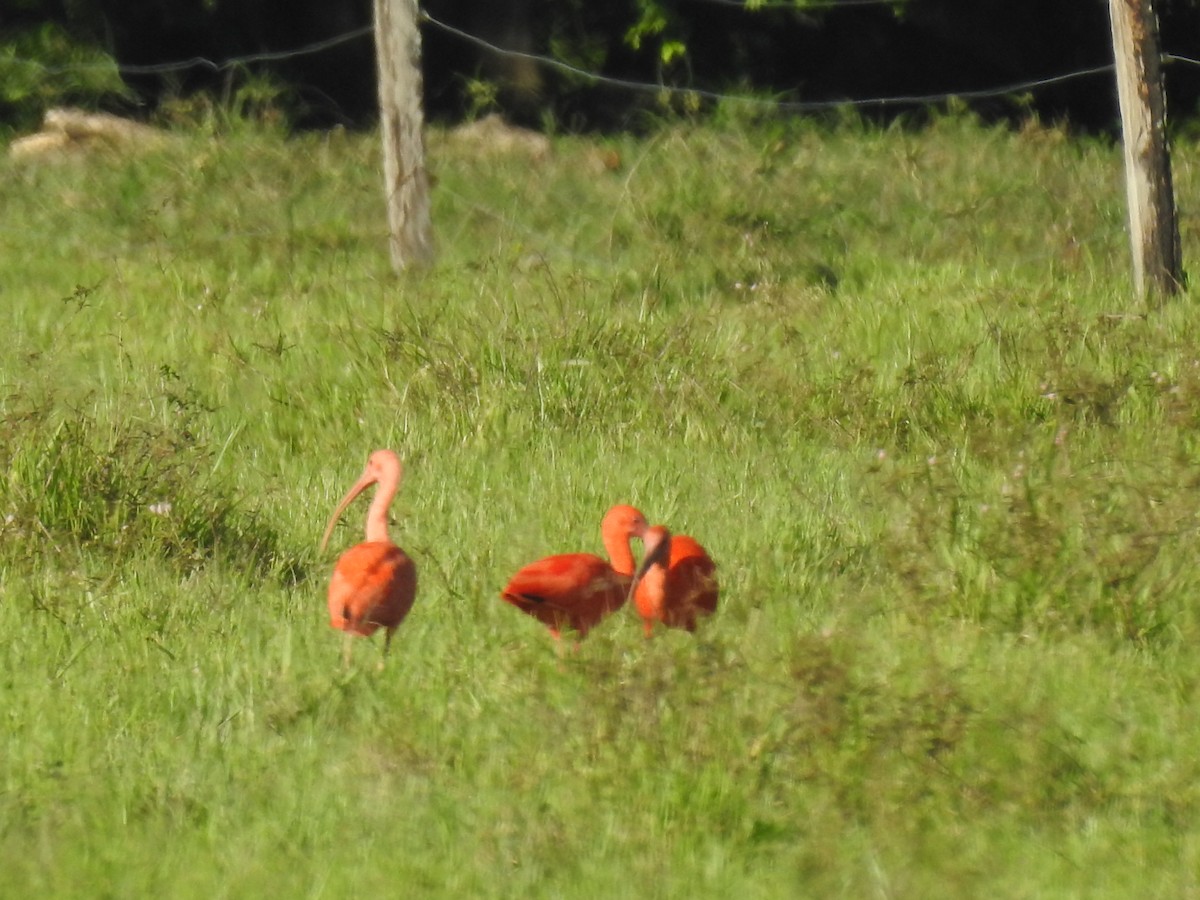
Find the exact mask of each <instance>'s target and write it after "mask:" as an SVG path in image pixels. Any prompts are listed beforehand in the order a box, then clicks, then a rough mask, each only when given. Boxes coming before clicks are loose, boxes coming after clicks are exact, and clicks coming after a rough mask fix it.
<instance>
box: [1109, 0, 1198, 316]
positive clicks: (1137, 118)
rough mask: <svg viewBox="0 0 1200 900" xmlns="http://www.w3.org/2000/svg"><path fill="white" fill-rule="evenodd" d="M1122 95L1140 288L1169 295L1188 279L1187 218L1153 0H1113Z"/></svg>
mask: <svg viewBox="0 0 1200 900" xmlns="http://www.w3.org/2000/svg"><path fill="white" fill-rule="evenodd" d="M1109 17H1110V20H1111V23H1112V35H1113V55H1114V57H1115V59H1116V68H1117V97H1118V99H1119V101H1120V104H1121V129H1122V133H1123V140H1124V145H1125V192H1126V196H1127V198H1128V202H1129V241H1130V245H1131V247H1132V249H1133V279H1134V289H1135V291H1136V294H1137V297H1138V299H1139V300H1140V299H1142V298H1144V297H1145V296H1146V295H1147V293H1150V294H1152V295H1156V296H1158V297H1160V298H1161V297H1163V296H1166V295H1169V294H1174V293H1176V292H1177V291H1179V290H1180V288H1182V286H1183V277H1184V276H1183V261H1182V254H1181V251H1180V247H1179V222H1178V220H1177V218H1176V216H1175V196H1174V192H1173V190H1172V187H1171V154H1170V150H1169V148H1168V146H1167V133H1166V119H1167V106H1166V94H1165V91H1164V90H1163V83H1162V66H1161V64H1160V60H1159V43H1158V20H1157V18H1156V17H1155V14H1154V4H1153V0H1109Z"/></svg>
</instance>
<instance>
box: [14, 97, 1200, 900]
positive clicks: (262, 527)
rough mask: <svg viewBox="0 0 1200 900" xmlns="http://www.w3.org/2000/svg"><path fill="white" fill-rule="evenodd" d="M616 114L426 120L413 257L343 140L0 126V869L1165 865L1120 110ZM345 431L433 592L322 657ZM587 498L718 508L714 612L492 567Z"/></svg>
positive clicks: (1189, 445) (1145, 322)
mask: <svg viewBox="0 0 1200 900" xmlns="http://www.w3.org/2000/svg"><path fill="white" fill-rule="evenodd" d="M609 149H611V150H615V151H616V153H618V154H619V157H620V159H621V165H620V167H619V168H618V169H616V170H615V171H608V170H606V169H605V168H604V167H603V166H601V165H599V157H598V155H597V153H596V150H595V148H594V147H592V146H590V145H589V144H588V143H586V142H584V141H579V140H574V139H566V138H564V139H559V140H557V141H556V142H555V145H554V153H553V154H552V156H551V157H550V158H548V159H546V160H542V161H540V162H531V161H530V160H529V159H527V158H523V157H519V156H517V157H512V158H508V157H497V156H489V155H486V154H480V153H479V152H478V150H477V149H475V148H470V147H464V146H460V145H458V144H457V143H456V142H455V141H453V140H451V139H450V138H448V137H447V136H445V135H437V134H435V135H432V136H431V148H430V152H431V158H432V159H433V160H434V161H435V165H436V169H437V174H438V179H439V180H438V187H437V193H436V209H435V221H436V223H437V227H438V235H439V242H440V250H441V257H440V263H439V265H438V267H437V269H436V270H435V271H433V272H432V273H429V274H427V275H425V276H414V277H410V278H407V279H402V280H399V281H397V280H395V279H393V278H392V277H391V275H390V272H389V271H388V269H387V263H386V255H385V253H384V252H383V242H382V235H381V234H380V225H379V221H380V215H379V211H378V209H377V206H378V197H377V193H378V176H377V174H376V173H377V169H378V163H377V159H376V150H375V145H374V141H373V140H371V139H369V138H365V137H364V138H359V137H338V136H333V137H330V138H328V139H319V138H315V137H314V138H306V139H302V140H292V141H280V140H277V139H275V138H274V137H272V136H269V135H267V136H263V135H254V134H246V135H234V136H231V137H229V138H228V139H226V140H223V141H221V142H211V141H207V140H204V139H201V138H181V139H180V140H179V142H178V143H177V144H176V145H175V146H173V147H172V148H170V149H168V150H166V151H163V152H162V153H161V154H158V155H155V156H153V157H149V158H144V159H112V158H109V159H100V160H94V161H88V162H79V163H74V164H67V165H58V166H47V167H42V168H34V167H28V166H23V167H18V166H13V165H12V164H8V163H3V164H0V165H2V166H3V167H4V169H5V171H4V173H3V174H4V178H3V179H0V202H2V204H3V208H4V209H5V211H6V216H5V224H4V226H3V227H0V255H2V257H3V258H4V259H5V261H6V262H5V269H6V274H5V277H4V279H3V282H2V283H0V310H2V311H0V316H2V317H3V318H2V320H0V328H2V329H3V331H4V332H5V333H6V334H9V335H12V337H10V339H9V347H10V349H9V352H8V353H7V354H5V356H4V358H3V360H2V361H0V384H3V386H4V390H3V400H2V401H0V403H2V406H0V410H2V411H3V421H2V425H0V427H2V431H0V455H2V456H3V459H4V462H5V463H6V468H7V470H8V472H9V477H8V479H7V481H6V482H3V483H2V485H3V486H2V490H3V494H2V495H0V504H2V506H0V513H3V514H4V515H5V516H6V517H9V518H7V519H6V521H5V524H4V526H3V531H2V532H0V535H2V537H0V578H2V591H3V603H0V631H2V633H4V634H5V635H7V636H8V639H7V640H6V641H4V642H0V685H2V687H3V691H2V694H3V696H4V698H5V703H4V708H5V712H4V715H5V716H6V717H7V719H8V722H7V727H6V728H5V729H4V731H3V734H4V735H5V737H3V738H0V760H2V761H0V792H2V796H3V802H2V803H0V870H3V871H4V872H5V873H6V874H5V877H6V880H7V881H8V883H10V884H12V885H15V886H19V887H22V888H24V890H23V891H22V892H23V893H28V894H32V893H34V892H36V893H39V894H40V895H42V896H55V895H58V896H67V895H77V894H78V893H80V892H81V891H84V890H85V889H86V890H87V891H89V892H92V893H100V894H107V895H113V896H136V895H144V894H149V893H151V892H155V893H161V894H166V895H170V896H198V897H199V896H203V897H211V896H214V895H217V896H253V895H261V894H263V893H265V892H266V891H268V890H269V891H273V892H276V893H279V894H280V895H282V896H305V895H312V896H327V897H339V896H356V895H363V894H364V893H366V892H375V893H385V892H394V891H395V890H397V889H398V886H408V887H410V888H411V889H413V890H414V891H415V890H417V889H420V890H421V892H422V893H424V894H426V895H446V896H513V895H515V894H517V893H518V891H520V892H525V893H528V894H532V895H534V896H572V897H573V896H579V897H593V896H594V897H600V896H616V895H618V893H619V894H621V895H628V894H630V893H636V894H638V895H640V896H646V897H685V896H686V897H693V896H712V897H724V896H735V895H736V896H755V897H757V896H763V897H793V896H797V895H807V896H830V895H846V896H868V895H877V896H897V897H898V896H922V897H925V896H964V895H984V894H996V895H1002V896H1028V895H1038V894H1045V895H1052V896H1088V897H1094V896H1113V897H1123V896H1130V895H1132V894H1134V893H1137V894H1140V895H1143V896H1149V895H1160V896H1161V895H1176V896H1178V895H1182V894H1186V893H1187V892H1189V891H1196V890H1197V889H1198V887H1200V886H1198V885H1197V880H1196V876H1195V874H1194V873H1195V872H1197V871H1200V830H1198V828H1197V824H1196V821H1197V818H1196V817H1197V811H1198V808H1200V803H1198V799H1200V798H1198V797H1197V790H1198V789H1197V787H1196V785H1197V784H1198V783H1200V780H1198V778H1197V774H1198V773H1197V761H1196V757H1195V754H1194V753H1193V752H1192V750H1191V749H1190V748H1192V747H1194V746H1195V745H1196V744H1197V741H1198V739H1200V733H1198V732H1200V726H1198V725H1197V722H1196V719H1195V717H1194V716H1192V715H1191V711H1192V709H1193V707H1194V702H1193V701H1194V698H1195V694H1196V689H1197V684H1198V683H1200V663H1198V662H1197V657H1196V654H1195V653H1194V652H1193V650H1192V648H1193V647H1194V646H1195V644H1196V639H1197V637H1198V636H1200V635H1198V631H1200V623H1198V621H1197V615H1196V611H1195V606H1194V597H1195V594H1196V588H1197V582H1198V581H1200V571H1198V570H1197V568H1196V566H1195V565H1194V563H1193V554H1192V553H1191V548H1192V545H1193V543H1194V540H1193V537H1194V533H1195V530H1196V512H1195V511H1196V508H1197V502H1196V500H1197V492H1198V489H1200V480H1198V479H1197V477H1196V474H1195V472H1196V466H1195V462H1196V457H1197V453H1198V448H1197V446H1196V438H1195V434H1196V429H1195V425H1196V422H1197V418H1198V416H1200V357H1198V356H1197V354H1196V351H1195V348H1196V346H1198V343H1200V342H1198V340H1197V337H1198V335H1197V333H1196V332H1197V327H1196V317H1195V315H1194V313H1193V311H1192V308H1191V306H1190V305H1189V303H1188V301H1186V300H1185V301H1182V302H1180V303H1178V304H1175V305H1172V306H1170V307H1168V308H1166V309H1164V310H1161V311H1151V312H1149V313H1147V312H1146V311H1145V310H1142V309H1136V308H1134V307H1132V306H1131V304H1130V303H1129V301H1128V300H1127V293H1128V290H1127V285H1128V277H1127V251H1126V246H1125V237H1124V231H1123V226H1124V212H1123V197H1122V192H1121V186H1120V178H1119V164H1120V163H1119V155H1118V153H1117V152H1116V151H1114V150H1113V149H1111V148H1108V147H1103V146H1099V145H1096V144H1092V143H1076V142H1073V141H1070V140H1067V139H1065V138H1064V137H1063V136H1062V135H1060V134H1058V133H1057V132H1054V131H1047V130H1040V129H1030V130H1029V131H1027V132H1024V133H1022V134H1008V133H1004V132H997V131H986V130H983V129H980V128H978V127H976V126H974V125H972V124H970V123H968V122H961V121H956V120H947V121H944V122H940V123H938V124H937V125H935V126H934V127H933V128H931V129H929V130H927V131H924V132H921V133H918V134H912V133H904V132H900V131H894V132H877V131H872V130H862V129H858V128H856V127H854V126H848V125H847V126H841V127H839V128H837V129H833V130H825V129H821V128H817V127H812V126H807V127H806V126H797V127H795V128H791V129H779V128H770V127H761V126H751V125H747V124H745V123H736V122H735V123H730V124H729V125H727V126H723V127H716V128H710V129H692V128H688V127H678V128H668V129H665V130H663V131H661V132H659V133H657V134H656V135H655V136H653V137H652V138H649V139H646V140H644V141H635V140H632V139H630V140H626V141H621V142H616V143H614V144H612V145H611V146H610V147H609ZM1196 160H1197V156H1196V152H1195V149H1194V148H1193V147H1191V146H1190V145H1188V146H1180V147H1178V148H1177V149H1176V160H1175V162H1176V177H1177V186H1178V190H1179V195H1180V198H1181V202H1182V203H1183V204H1184V209H1185V219H1184V226H1185V236H1184V239H1185V258H1188V259H1191V258H1194V257H1195V255H1196V252H1197V247H1196V244H1195V240H1194V235H1193V234H1192V231H1191V227H1192V224H1193V223H1192V220H1191V219H1190V218H1188V217H1187V199H1188V198H1189V197H1190V196H1192V195H1193V194H1194V192H1195V190H1196V172H1195V165H1196ZM382 445H387V446H393V447H395V448H397V449H398V450H399V451H400V452H401V453H402V455H403V456H404V457H405V459H406V460H407V462H408V466H409V475H408V478H407V481H406V483H405V486H404V489H403V491H402V493H401V497H400V499H399V501H398V503H397V505H396V507H395V509H394V515H395V518H396V525H395V528H394V534H395V537H396V538H397V540H398V541H399V542H400V543H401V544H402V546H405V547H406V548H407V549H408V550H409V551H410V552H411V553H412V555H413V556H414V557H415V558H416V559H417V561H418V565H419V568H420V572H421V579H422V580H421V587H420V592H419V598H418V606H417V608H416V609H415V611H414V613H413V615H412V616H411V617H410V619H409V621H408V622H406V623H405V625H404V628H403V630H402V632H401V634H400V635H399V636H398V639H397V646H396V653H395V654H394V658H393V660H392V664H391V665H390V667H389V668H388V670H387V671H386V672H385V673H384V674H382V675H376V673H375V672H374V671H373V669H372V666H373V663H374V653H376V652H377V650H376V649H375V648H374V647H371V646H369V645H360V646H359V647H358V648H357V656H356V660H357V666H356V668H355V669H354V670H353V671H352V672H351V673H349V674H344V673H342V672H341V671H340V669H339V668H338V653H339V647H340V645H339V639H338V636H337V635H336V634H335V633H333V632H331V631H330V630H329V629H328V627H327V626H326V625H325V623H324V615H323V591H324V583H325V578H326V574H327V571H328V568H329V565H330V561H329V560H328V559H320V558H318V555H317V553H316V549H315V544H316V541H317V538H318V536H319V534H320V529H321V526H322V524H323V522H324V518H325V516H326V515H327V514H328V512H329V510H330V509H331V506H332V503H333V502H334V501H335V500H336V498H337V496H339V495H340V493H341V492H342V491H343V490H344V489H345V488H346V487H347V486H348V485H349V483H350V482H351V481H352V480H353V478H354V477H356V476H357V474H358V471H359V468H360V466H361V464H362V461H363V460H364V459H365V456H366V453H367V451H368V450H369V449H371V448H373V447H376V446H382ZM619 500H627V501H631V502H634V503H637V504H638V505H640V506H641V507H642V508H643V509H644V510H645V511H646V512H647V514H648V515H649V516H650V518H651V519H652V520H654V521H665V522H667V523H669V524H671V525H673V526H675V527H677V528H680V529H682V530H686V531H688V532H690V533H692V534H694V535H696V536H697V537H698V538H699V539H700V540H701V541H702V542H703V543H705V544H706V546H708V547H709V549H710V550H711V552H712V553H713V555H714V557H715V558H716V559H717V560H718V563H719V564H720V567H721V568H720V573H721V578H722V589H723V594H722V602H723V606H722V609H721V610H720V613H719V616H718V618H717V619H716V620H714V621H713V622H712V623H711V624H710V627H708V628H707V629H706V630H705V631H704V632H703V633H702V634H701V636H700V637H699V638H698V639H692V638H690V637H689V636H687V635H676V634H672V635H668V636H665V637H662V638H660V639H659V640H656V641H653V642H650V643H646V642H643V640H642V639H641V636H640V628H639V627H638V625H637V623H636V622H635V621H634V618H633V616H632V614H629V613H626V614H623V615H622V616H620V617H618V618H617V619H615V620H614V621H612V622H610V623H608V624H606V625H605V626H604V627H603V628H602V629H600V630H598V631H597V632H595V633H594V635H593V636H591V637H589V638H588V640H587V641H586V642H585V643H584V645H583V647H582V649H581V650H580V652H579V653H578V654H577V655H576V656H574V657H572V658H570V659H569V660H567V662H566V663H565V665H560V664H559V663H558V661H557V660H556V658H555V656H554V653H553V652H552V650H551V649H550V647H549V645H548V639H547V638H546V635H545V634H544V631H542V630H541V629H540V628H539V626H537V624H536V623H535V622H533V621H532V620H528V619H526V618H524V617H521V616H519V615H518V614H516V613H515V612H514V611H512V610H510V609H508V608H505V607H503V606H502V604H500V602H499V601H498V600H497V599H496V596H495V592H496V590H497V588H498V587H499V585H500V584H502V583H503V581H504V579H505V578H506V577H507V575H508V574H509V573H510V572H511V571H512V570H513V569H514V568H516V567H517V566H518V565H520V564H521V563H523V562H525V561H528V560H529V559H531V558H534V557H536V556H538V555H542V554H543V553H547V552H552V551H561V550H570V549H598V544H599V539H598V535H597V529H598V521H599V517H600V515H601V514H602V512H603V510H604V509H605V507H606V506H607V505H608V504H609V503H611V502H615V501H619ZM162 502H169V503H170V504H171V509H170V514H169V515H166V516H162V515H156V514H154V513H153V512H151V511H150V509H149V507H150V506H151V505H153V504H158V503H162ZM362 512H363V508H362V506H361V505H360V506H357V507H356V508H355V509H354V510H353V512H352V514H351V516H350V517H348V518H349V521H350V523H351V525H352V526H353V527H349V528H346V529H343V530H341V531H339V532H338V534H337V538H336V541H337V543H338V544H339V546H344V545H346V544H348V543H350V542H352V541H353V540H355V537H356V535H357V533H358V529H359V528H360V527H361V515H362ZM359 667H361V668H359Z"/></svg>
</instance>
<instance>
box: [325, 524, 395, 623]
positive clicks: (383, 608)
mask: <svg viewBox="0 0 1200 900" xmlns="http://www.w3.org/2000/svg"><path fill="white" fill-rule="evenodd" d="M416 590H417V568H416V566H415V565H413V561H412V560H411V559H409V557H408V555H407V554H406V553H405V552H404V551H403V550H401V549H400V548H399V547H397V546H396V545H395V544H392V543H391V542H385V541H368V542H364V543H362V544H357V545H355V546H354V547H351V548H350V549H349V550H347V551H346V552H345V553H343V554H342V556H341V558H340V559H339V560H338V563H337V566H336V567H335V568H334V571H333V578H332V579H331V580H330V582H329V615H330V618H331V620H332V621H334V622H335V623H336V622H338V621H342V622H343V623H344V624H343V625H342V626H340V627H346V624H351V623H353V624H354V625H356V626H359V627H365V628H369V627H370V626H373V625H374V626H378V625H383V626H385V627H388V628H395V627H396V626H397V625H399V624H400V622H401V620H402V619H403V618H404V617H405V616H406V615H407V614H408V611H409V610H410V609H411V608H412V604H413V598H414V597H415V595H416ZM370 630H374V629H373V628H370Z"/></svg>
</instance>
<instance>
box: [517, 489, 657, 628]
mask: <svg viewBox="0 0 1200 900" xmlns="http://www.w3.org/2000/svg"><path fill="white" fill-rule="evenodd" d="M646 527H647V522H646V517H645V516H643V515H642V514H641V513H640V512H639V511H638V510H636V509H634V508H633V507H632V506H624V505H620V506H614V507H613V508H612V509H610V510H609V511H608V512H607V513H605V515H604V520H603V521H602V522H601V523H600V534H601V536H602V537H603V539H604V549H605V550H606V551H607V552H608V558H609V559H610V560H612V564H611V565H610V564H609V563H608V562H606V561H605V560H603V559H601V558H600V557H599V556H595V555H594V554H591V553H563V554H560V555H558V556H547V557H546V558H545V559H539V560H538V561H537V562H534V563H530V564H529V565H527V566H525V567H524V568H523V569H521V570H520V571H519V572H517V574H516V575H514V576H513V577H512V578H511V579H510V580H509V582H508V584H507V585H506V586H505V588H504V590H503V591H501V592H500V597H501V599H503V600H505V601H507V602H508V603H511V604H512V605H513V606H515V607H516V608H517V609H519V610H521V611H522V612H525V613H528V614H529V615H531V616H533V617H534V618H535V619H537V620H538V621H539V622H541V623H543V624H544V625H546V627H548V628H549V629H550V633H551V634H552V635H554V637H555V639H556V640H557V639H559V638H560V637H561V635H562V630H563V629H564V628H571V629H574V630H575V631H577V632H578V633H579V637H580V638H582V637H583V636H584V635H586V634H587V633H588V631H590V630H591V629H592V628H594V627H595V626H596V625H598V624H599V623H600V621H601V620H602V619H603V618H604V617H605V616H607V615H608V614H609V613H611V612H614V611H615V610H618V609H620V608H621V606H622V604H624V603H625V599H626V597H627V596H628V594H629V586H630V583H631V581H632V579H633V568H634V565H633V551H631V550H630V549H629V539H630V538H631V537H641V536H642V535H643V534H644V533H645V531H646Z"/></svg>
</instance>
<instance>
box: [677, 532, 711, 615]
mask: <svg viewBox="0 0 1200 900" xmlns="http://www.w3.org/2000/svg"><path fill="white" fill-rule="evenodd" d="M717 591H718V588H717V564H716V563H714V562H713V561H712V557H710V556H709V555H708V553H706V552H705V550H704V548H703V547H701V546H700V544H699V543H697V542H696V541H695V540H694V539H692V538H690V537H688V536H687V535H682V534H681V535H676V536H673V537H672V538H671V561H670V565H669V567H668V569H667V593H668V595H669V596H671V597H672V598H678V602H679V604H680V605H682V606H684V607H696V608H698V609H702V610H705V611H707V612H710V613H711V612H714V611H715V610H716V608H717Z"/></svg>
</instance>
